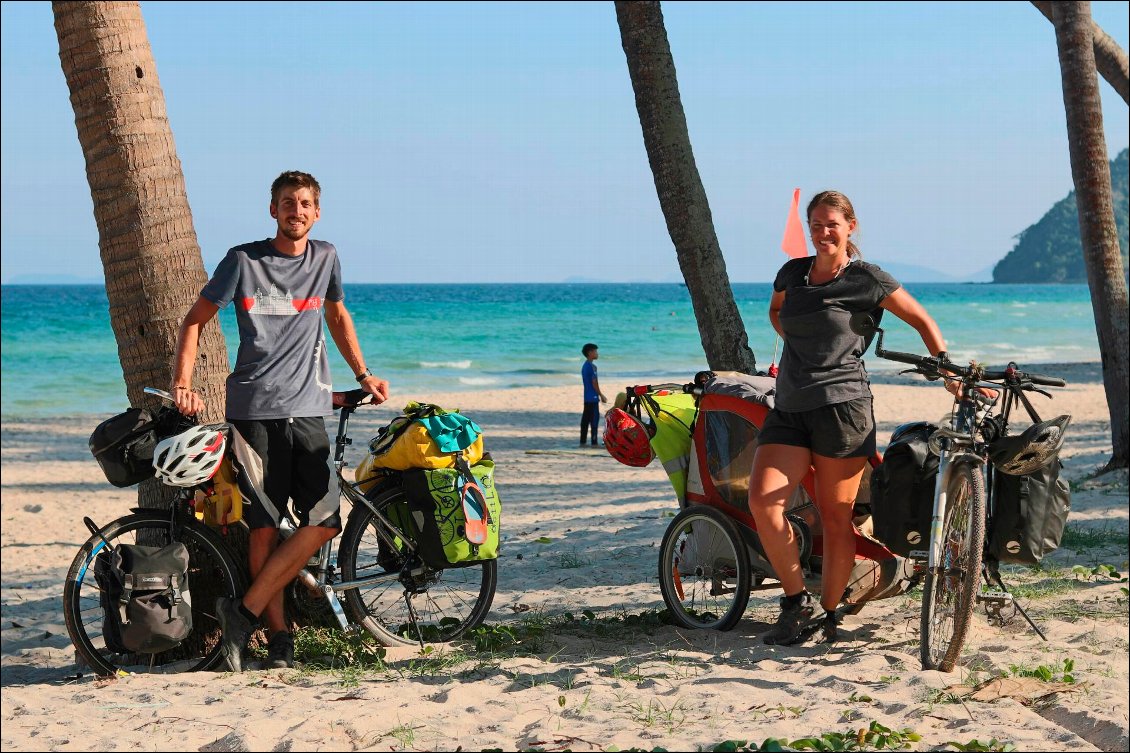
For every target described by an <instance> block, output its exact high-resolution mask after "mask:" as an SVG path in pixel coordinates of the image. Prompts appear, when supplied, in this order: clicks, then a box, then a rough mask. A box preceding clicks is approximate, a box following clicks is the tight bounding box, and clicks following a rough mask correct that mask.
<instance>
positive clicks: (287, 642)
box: [264, 633, 294, 669]
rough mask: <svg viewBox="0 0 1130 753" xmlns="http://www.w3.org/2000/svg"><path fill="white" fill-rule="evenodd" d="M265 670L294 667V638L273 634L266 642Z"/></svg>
mask: <svg viewBox="0 0 1130 753" xmlns="http://www.w3.org/2000/svg"><path fill="white" fill-rule="evenodd" d="M264 666H265V667H266V668H267V669H288V668H290V667H293V666H294V636H293V635H291V634H290V633H275V634H274V635H272V636H271V640H270V641H268V642H267V663H266V664H265V665H264Z"/></svg>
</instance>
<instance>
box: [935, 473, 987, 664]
mask: <svg viewBox="0 0 1130 753" xmlns="http://www.w3.org/2000/svg"><path fill="white" fill-rule="evenodd" d="M946 500H947V505H946V517H945V521H944V524H943V526H942V534H943V543H942V547H941V560H942V561H941V565H940V568H938V569H930V570H927V572H926V577H925V580H924V582H923V586H922V622H921V638H922V640H921V644H920V650H919V653H920V656H921V659H922V668H923V669H935V670H938V671H939V672H951V671H953V668H954V665H955V664H956V663H957V660H958V658H959V657H960V655H961V649H962V647H963V646H964V645H965V637H966V634H967V633H968V631H969V623H970V621H971V620H972V617H973V607H974V604H975V601H976V598H977V592H978V590H979V589H980V583H981V555H982V552H983V550H984V546H985V477H984V475H983V473H982V472H981V467H980V465H979V464H977V463H974V462H972V461H970V460H964V461H962V460H959V461H957V462H956V463H955V464H954V465H953V467H952V469H951V473H950V477H949V480H948V481H947V483H946Z"/></svg>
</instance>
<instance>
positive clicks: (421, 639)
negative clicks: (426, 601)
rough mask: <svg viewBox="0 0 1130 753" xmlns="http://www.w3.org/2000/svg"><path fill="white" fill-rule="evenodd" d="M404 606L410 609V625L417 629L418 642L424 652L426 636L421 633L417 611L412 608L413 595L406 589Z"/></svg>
mask: <svg viewBox="0 0 1130 753" xmlns="http://www.w3.org/2000/svg"><path fill="white" fill-rule="evenodd" d="M404 606H406V607H408V624H410V625H411V626H412V627H414V628H416V640H418V641H419V642H420V650H421V651H423V650H424V634H423V633H422V632H420V625H419V623H417V622H416V609H415V608H414V607H413V606H412V594H411V593H409V591H408V589H407V588H406V589H404Z"/></svg>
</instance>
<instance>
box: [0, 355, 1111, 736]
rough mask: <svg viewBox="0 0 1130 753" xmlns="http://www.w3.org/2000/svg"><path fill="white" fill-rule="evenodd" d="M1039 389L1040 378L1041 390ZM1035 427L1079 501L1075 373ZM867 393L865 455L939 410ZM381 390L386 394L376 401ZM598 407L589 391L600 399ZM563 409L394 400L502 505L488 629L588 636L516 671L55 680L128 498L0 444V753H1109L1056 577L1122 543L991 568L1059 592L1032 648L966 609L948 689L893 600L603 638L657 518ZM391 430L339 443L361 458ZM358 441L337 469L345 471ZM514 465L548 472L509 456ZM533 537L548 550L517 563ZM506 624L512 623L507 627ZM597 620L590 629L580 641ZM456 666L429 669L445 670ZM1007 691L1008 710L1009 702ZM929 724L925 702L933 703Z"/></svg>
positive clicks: (1094, 626)
mask: <svg viewBox="0 0 1130 753" xmlns="http://www.w3.org/2000/svg"><path fill="white" fill-rule="evenodd" d="M1047 370H1048V371H1049V372H1051V373H1062V371H1063V370H1062V369H1059V370H1057V367H1048V369H1047ZM1067 371H1068V373H1067V376H1068V378H1069V379H1070V380H1071V381H1072V382H1073V386H1071V387H1069V388H1067V389H1065V390H1061V391H1059V393H1058V395H1057V399H1056V400H1055V401H1054V403H1052V404H1051V405H1050V406H1048V404H1047V402H1046V401H1044V400H1043V399H1042V398H1037V400H1038V401H1039V402H1038V406H1039V407H1040V409H1041V410H1043V411H1044V412H1045V413H1046V415H1048V416H1052V415H1056V414H1058V413H1061V412H1065V413H1071V414H1073V415H1074V417H1075V420H1074V423H1073V425H1072V429H1071V433H1070V438H1069V440H1068V444H1067V446H1066V449H1065V453H1064V458H1065V464H1066V473H1067V476H1068V478H1069V479H1071V480H1073V481H1079V480H1081V479H1083V478H1084V476H1086V475H1087V474H1088V473H1091V472H1093V471H1094V470H1095V469H1096V468H1097V467H1098V466H1099V465H1101V463H1102V462H1103V461H1104V460H1105V458H1106V456H1107V455H1108V454H1109V452H1110V434H1109V418H1108V415H1107V412H1106V406H1105V400H1104V396H1103V389H1102V385H1101V383H1100V382H1099V381H1098V377H1097V367H1095V366H1093V365H1075V366H1073V367H1071V368H1070V369H1068V370H1067ZM888 381H889V382H891V383H888V384H879V385H876V387H875V392H876V396H877V415H878V419H879V421H880V427H881V430H880V437H881V442H885V440H886V438H887V437H888V436H889V435H890V431H891V429H892V428H893V427H894V426H895V425H896V424H897V423H901V422H902V421H907V420H914V419H920V418H926V419H933V420H936V419H937V418H939V417H940V416H941V415H942V414H943V413H945V412H946V411H947V409H948V397H947V395H946V394H945V393H944V391H943V390H942V388H941V387H940V386H938V385H923V384H920V383H911V382H909V381H907V380H905V379H904V380H900V379H897V378H895V379H891V380H888ZM396 387H397V385H394V388H396ZM606 391H607V388H606ZM575 392H578V390H560V389H549V388H545V389H519V390H501V391H495V392H478V393H455V394H397V395H396V396H395V397H394V399H393V401H392V403H393V405H395V406H398V407H399V406H401V405H403V403H404V402H406V401H407V400H408V399H413V398H414V399H427V400H433V401H435V402H439V403H440V404H443V405H445V406H448V407H460V408H463V409H464V410H465V411H466V412H467V413H468V414H469V415H470V416H471V417H472V418H474V419H475V420H476V421H478V422H479V423H480V424H481V425H482V426H483V428H484V430H485V431H486V435H487V448H488V449H489V450H490V451H491V452H492V454H493V456H494V458H495V460H496V462H497V464H498V470H497V480H498V483H499V488H500V491H501V494H502V498H503V504H504V517H503V523H504V535H505V546H504V552H503V556H502V558H501V560H500V568H499V573H500V575H499V587H498V593H497V596H496V597H495V601H494V609H493V611H492V614H491V616H490V622H491V623H495V624H500V623H501V624H510V625H514V626H520V625H521V624H522V621H523V620H527V621H529V620H530V619H531V617H537V618H542V619H545V618H558V619H559V618H560V615H561V614H562V613H564V612H570V613H572V614H574V615H576V616H577V617H578V619H580V616H581V614H582V613H583V612H584V610H591V611H592V612H593V613H595V615H596V616H597V617H598V624H597V625H595V626H588V627H583V626H578V627H576V628H571V629H565V630H559V631H556V634H553V635H547V636H544V640H543V642H542V645H541V646H540V650H539V651H537V652H535V653H533V655H529V656H517V657H515V656H509V657H507V656H492V655H490V654H485V653H484V654H479V655H477V656H470V657H468V656H467V655H468V654H471V655H473V654H474V649H473V648H469V647H467V646H466V645H463V646H462V647H456V648H457V649H458V650H460V651H462V652H463V654H462V656H463V659H462V660H461V661H459V663H455V664H453V665H451V666H444V665H443V663H441V662H439V661H437V660H436V657H435V655H434V654H433V655H432V657H430V660H429V663H427V664H421V660H420V657H419V656H418V655H417V654H416V652H415V651H414V650H413V649H395V650H390V651H389V653H388V656H387V660H388V664H389V669H388V670H387V671H375V670H374V671H366V672H360V673H357V672H351V671H348V670H336V671H320V672H310V671H303V670H302V669H301V668H299V669H295V670H286V671H278V670H275V671H255V672H248V673H245V674H243V675H238V676H237V675H231V674H226V673H198V674H194V675H174V676H155V675H148V676H146V675H132V676H129V677H126V678H122V679H119V680H116V681H95V680H94V679H93V678H91V677H90V676H89V675H88V676H85V677H82V678H81V679H78V678H76V670H75V665H74V651H73V649H72V648H71V647H70V643H69V640H68V638H67V636H66V631H65V629H64V627H63V620H62V614H61V611H60V597H61V593H62V584H63V580H64V577H65V573H66V569H67V567H68V565H69V563H70V561H71V559H72V557H73V556H74V555H75V552H76V551H77V549H78V547H79V545H80V544H81V543H82V541H84V540H85V539H86V532H85V529H84V527H83V525H82V522H81V519H82V516H83V515H90V516H91V517H92V518H94V520H96V521H98V522H100V523H106V522H108V521H109V520H111V519H112V518H114V517H116V516H118V515H120V514H123V513H124V512H125V511H126V510H127V508H128V507H129V506H130V505H131V503H132V502H133V501H134V499H135V493H134V490H132V489H126V490H117V489H114V488H113V487H110V486H109V485H108V484H107V483H106V482H105V480H104V479H103V478H102V476H101V473H100V471H99V469H98V467H97V466H96V464H95V463H94V462H93V460H92V459H91V457H90V455H89V453H88V452H87V449H86V438H87V437H88V435H89V433H90V431H91V429H92V428H93V426H94V425H95V423H96V420H95V419H91V418H81V419H67V420H52V421H43V422H7V423H5V424H4V426H3V446H2V453H3V454H2V460H3V465H2V486H3V506H2V513H0V518H2V531H0V543H2V552H3V572H2V577H3V592H2V604H3V617H2V624H0V636H2V656H0V666H2V669H3V673H2V674H3V679H2V688H0V691H2V703H0V711H2V721H3V730H2V747H3V749H4V750H217V751H219V750H279V751H285V750H335V751H336V750H358V749H374V750H387V749H440V750H454V749H456V748H457V747H462V748H463V749H464V750H480V749H483V748H502V749H505V750H513V749H526V748H531V747H538V748H542V749H545V750H563V749H566V748H568V749H571V750H600V749H606V748H609V747H611V746H614V745H615V746H618V747H619V748H621V749H624V748H628V747H631V746H637V747H640V748H645V749H651V748H652V747H654V746H662V747H664V748H667V749H671V750H678V749H687V750H695V749H697V748H699V747H701V746H708V745H711V744H714V743H718V742H721V741H723V740H726V739H743V740H751V741H755V742H757V743H758V744H760V743H761V742H762V741H763V740H764V739H766V738H768V737H779V738H781V737H783V738H788V739H797V738H801V737H807V736H814V735H820V734H824V733H832V732H845V731H849V730H855V729H859V728H862V727H867V725H868V724H869V723H870V722H872V721H877V722H879V723H880V724H882V725H885V726H886V727H889V728H891V729H895V730H902V729H904V728H909V729H911V730H913V731H915V732H917V733H918V734H920V735H921V736H922V740H921V741H920V742H917V743H913V744H912V747H913V748H914V749H917V750H927V749H933V750H940V749H943V748H945V747H946V743H947V742H950V741H954V742H959V743H968V742H970V741H971V740H973V739H977V740H980V741H981V742H988V741H989V740H990V739H991V738H996V739H997V740H998V741H1002V742H1010V743H1012V744H1013V745H1015V746H1016V748H1017V749H1018V750H1061V749H1066V750H1127V704H1128V695H1130V691H1128V669H1127V652H1128V626H1127V623H1128V620H1127V597H1126V594H1125V583H1122V584H1119V583H1116V582H1112V581H1108V580H1101V579H1091V580H1087V579H1083V578H1081V577H1079V576H1073V575H1072V574H1071V567H1072V566H1073V565H1075V564H1082V565H1086V566H1088V567H1094V566H1095V565H1099V564H1110V565H1113V566H1114V567H1116V568H1118V569H1119V570H1120V571H1121V573H1123V574H1125V573H1126V569H1127V547H1126V544H1125V541H1123V542H1122V543H1121V544H1116V545H1115V546H1113V547H1112V548H1111V549H1110V550H1108V551H1096V550H1094V549H1088V550H1085V551H1083V552H1080V553H1076V552H1072V551H1069V550H1067V549H1061V550H1060V551H1059V552H1057V553H1056V554H1055V555H1054V556H1053V557H1052V558H1051V562H1050V564H1049V567H1054V568H1057V569H1058V570H1059V572H1060V574H1059V575H1052V576H1049V575H1048V574H1046V573H1045V574H1039V573H1029V572H1027V571H1023V570H1020V569H1010V570H1009V571H1008V573H1007V574H1006V581H1009V582H1011V583H1013V584H1016V583H1027V584H1034V583H1040V582H1044V583H1047V582H1048V581H1049V580H1053V581H1054V580H1062V579H1070V578H1073V577H1074V578H1076V579H1077V582H1076V584H1075V585H1076V588H1074V589H1072V590H1070V591H1067V592H1065V593H1060V594H1059V595H1055V596H1042V597H1039V598H1029V599H1027V600H1026V601H1025V602H1024V603H1025V604H1026V606H1027V608H1028V611H1029V613H1030V614H1031V615H1032V616H1033V617H1034V618H1035V620H1036V621H1037V623H1038V624H1039V625H1040V626H1041V628H1042V629H1043V630H1044V632H1045V633H1046V635H1047V637H1048V641H1047V642H1046V643H1045V642H1043V641H1041V640H1040V639H1039V638H1038V637H1037V636H1036V635H1035V633H1033V632H1032V631H1031V630H1030V629H1029V628H1028V627H1027V625H1026V624H1025V623H1024V622H1023V620H1022V619H1021V618H1020V617H1016V618H1015V619H1013V620H1012V621H1011V622H1010V623H1009V624H1007V625H1006V626H1005V627H1003V628H1002V627H995V626H991V625H990V624H989V623H988V622H987V621H986V619H985V617H984V614H983V613H982V612H980V610H979V611H978V614H977V616H975V618H974V626H973V628H972V630H971V635H970V637H969V640H968V642H967V645H966V652H965V655H964V657H963V660H962V664H961V666H960V667H959V668H958V669H957V670H956V671H954V672H953V673H951V674H942V673H938V672H924V671H922V670H920V669H919V664H918V645H917V644H918V604H919V600H918V593H919V592H918V591H915V592H913V593H912V594H910V595H905V596H901V597H896V598H892V599H887V600H884V601H878V602H872V603H870V604H868V605H867V606H866V607H865V608H864V610H863V611H862V612H861V613H860V614H859V615H856V616H853V617H848V618H846V620H845V622H844V627H843V633H844V634H845V638H844V640H842V641H841V642H840V643H837V644H834V645H833V646H830V647H829V646H825V645H819V644H813V643H809V644H806V645H803V646H799V647H786V648H777V647H769V646H765V645H763V644H762V643H761V640H760V634H761V633H762V632H763V631H764V630H765V629H766V628H767V626H768V623H770V622H771V621H772V620H773V619H774V617H775V614H776V608H775V604H774V603H773V599H774V598H775V596H776V594H775V593H772V592H768V593H755V597H756V598H754V599H751V605H750V608H749V610H748V611H747V613H746V617H745V619H743V620H742V621H741V622H740V623H739V624H738V626H737V627H736V628H735V629H734V630H732V631H730V632H727V633H718V632H713V631H687V630H681V629H675V628H673V627H656V626H651V627H647V628H634V627H631V626H624V625H617V624H615V623H613V622H612V621H611V619H610V618H614V617H616V616H617V615H620V614H624V613H630V614H639V613H641V612H644V611H645V610H658V609H661V608H662V607H663V602H662V598H661V596H660V593H659V588H658V584H657V582H656V576H655V570H656V558H657V553H658V543H659V541H660V538H661V537H662V535H663V531H664V529H665V527H666V526H667V524H668V522H669V521H670V515H671V513H672V512H673V511H675V509H676V504H675V499H674V496H673V493H672V491H671V488H670V486H669V484H668V482H667V479H666V476H665V475H664V473H663V471H662V469H661V468H660V467H659V465H658V463H653V464H652V465H651V466H649V467H647V468H643V469H633V468H627V467H625V466H622V465H620V464H618V463H616V462H615V461H614V460H612V459H611V458H610V457H608V456H607V455H606V454H604V453H603V452H599V451H596V452H591V451H590V452H583V453H577V452H576V451H575V450H574V448H575V443H576V437H577V428H576V427H577V425H578V423H579V410H578V408H579V405H575V403H577V395H576V394H574V393H575ZM392 414H393V410H392V409H384V408H382V409H376V410H372V411H369V413H368V417H367V418H366V417H364V416H363V417H362V418H360V419H359V420H357V421H356V422H355V429H356V430H355V432H354V436H355V437H358V438H367V437H369V436H371V435H372V434H373V432H374V430H375V428H376V427H377V426H379V425H380V424H381V423H383V422H385V421H387V420H388V418H390V417H391V415H392ZM361 448H363V444H362V443H361V442H360V441H359V442H358V444H357V445H355V446H354V447H353V449H352V454H351V455H350V457H351V459H353V461H354V462H356V460H357V458H358V457H359V453H360V452H361V451H362V450H361ZM530 449H534V450H574V451H573V452H572V453H562V454H544V453H539V454H528V453H527V452H526V451H527V450H530ZM1072 504H1073V511H1072V517H1071V519H1070V521H1069V525H1071V526H1073V527H1082V526H1087V527H1091V528H1101V527H1104V526H1105V527H1111V528H1114V529H1115V530H1118V531H1121V532H1125V531H1126V530H1127V522H1128V521H1127V484H1126V474H1125V472H1122V473H1119V474H1109V475H1108V476H1106V477H1103V478H1102V479H1100V480H1099V481H1098V482H1089V483H1086V484H1083V488H1077V489H1076V490H1075V493H1074V496H1073V503H1072ZM539 537H547V538H549V539H550V540H551V542H550V543H548V544H544V543H538V542H537V539H538V538H539ZM526 607H528V608H529V609H528V611H517V610H525V609H526ZM600 618H605V619H600ZM456 648H449V649H445V651H446V652H448V655H450V656H452V659H453V661H454V660H457V659H459V655H455V654H452V653H451V652H453V651H455V650H456ZM1065 659H1070V660H1072V661H1073V662H1074V676H1075V680H1076V682H1075V684H1074V686H1067V687H1064V686H1062V685H1058V686H1053V685H1047V684H1041V683H1035V685H1036V686H1038V689H1040V690H1041V691H1047V690H1054V689H1056V688H1059V689H1060V691H1061V692H1057V693H1052V694H1051V695H1049V696H1047V697H1045V698H1043V699H1042V700H1036V701H1034V702H1033V701H1029V700H1027V699H1026V700H1024V701H1021V700H1017V699H1015V698H1007V697H1006V698H1002V699H999V700H992V701H987V700H974V699H971V698H969V699H966V700H965V701H964V702H963V703H955V702H953V701H952V699H949V698H948V697H947V696H946V695H945V694H943V693H941V692H940V691H941V690H942V689H944V688H946V687H948V686H950V685H957V684H960V683H962V682H968V683H975V682H977V681H983V680H987V679H989V678H990V677H991V676H992V675H994V674H998V675H1007V674H1009V669H1010V666H1016V667H1018V668H1029V669H1032V668H1035V667H1039V666H1041V665H1044V666H1062V664H1061V663H1062V661H1063V660H1065ZM1029 691H1030V693H1031V692H1033V691H1031V690H1030V689H1029ZM947 701H948V702H947Z"/></svg>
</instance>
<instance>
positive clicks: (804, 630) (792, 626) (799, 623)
mask: <svg viewBox="0 0 1130 753" xmlns="http://www.w3.org/2000/svg"><path fill="white" fill-rule="evenodd" d="M815 612H816V600H815V599H813V598H812V594H810V593H808V591H801V592H800V593H799V594H796V595H795V596H782V597H781V614H780V616H778V617H777V624H775V625H774V626H773V627H771V628H770V629H769V632H768V633H766V634H765V635H764V636H762V638H761V640H763V641H764V642H765V643H768V644H769V645H770V646H788V645H791V644H793V643H796V642H797V641H799V640H801V639H803V638H805V637H806V636H807V635H808V633H809V631H810V630H811V628H812V616H813V614H814V613H815Z"/></svg>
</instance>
